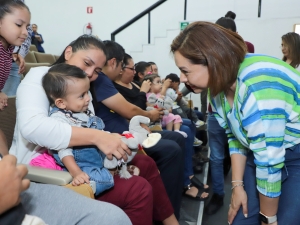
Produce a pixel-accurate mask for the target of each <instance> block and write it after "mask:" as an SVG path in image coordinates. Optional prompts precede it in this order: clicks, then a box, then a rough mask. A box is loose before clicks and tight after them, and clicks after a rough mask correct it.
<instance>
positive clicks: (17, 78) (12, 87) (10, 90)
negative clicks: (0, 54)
mask: <svg viewBox="0 0 300 225" xmlns="http://www.w3.org/2000/svg"><path fill="white" fill-rule="evenodd" d="M18 71H19V66H18V64H17V63H15V62H13V63H12V66H11V69H10V73H9V76H8V79H7V81H6V82H5V85H4V87H3V89H2V92H4V93H5V94H6V95H7V96H8V97H10V96H15V95H16V93H17V89H18V86H19V84H20V82H21V75H20V74H19V73H18Z"/></svg>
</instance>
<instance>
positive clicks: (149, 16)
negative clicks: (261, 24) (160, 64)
mask: <svg viewBox="0 0 300 225" xmlns="http://www.w3.org/2000/svg"><path fill="white" fill-rule="evenodd" d="M166 1H167V0H160V1H157V2H156V3H154V4H153V5H152V6H150V7H149V8H147V9H146V10H144V11H143V12H141V13H140V14H138V15H137V16H135V17H134V18H132V19H131V20H129V21H128V22H127V23H125V24H124V25H122V26H120V27H119V28H118V29H116V30H115V31H114V32H112V33H111V40H112V41H115V38H116V35H117V34H118V33H120V32H121V31H122V30H124V29H126V28H127V27H129V26H130V25H131V24H133V23H134V22H136V21H137V20H139V19H140V18H142V17H143V16H145V15H146V14H148V44H150V42H151V11H152V10H154V9H155V8H157V7H158V6H160V5H161V4H162V3H164V2H166Z"/></svg>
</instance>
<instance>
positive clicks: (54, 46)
mask: <svg viewBox="0 0 300 225" xmlns="http://www.w3.org/2000/svg"><path fill="white" fill-rule="evenodd" d="M156 1H157V0H127V1H125V0H87V1H81V0H60V1H59V0H52V1H39V0H25V2H26V4H27V5H28V6H29V8H30V10H31V14H32V19H31V22H32V23H36V24H38V26H39V32H40V33H41V34H42V35H43V37H44V39H45V43H44V45H43V46H44V48H45V50H46V52H48V53H52V54H60V53H61V52H62V51H63V49H64V48H65V47H66V45H67V44H68V43H70V42H71V41H72V40H74V39H76V38H77V37H78V36H79V35H81V34H83V27H84V25H86V24H87V23H88V22H91V23H92V25H93V34H95V35H98V36H99V37H100V38H101V39H102V40H107V39H110V34H111V32H113V31H114V30H116V29H117V28H118V27H119V26H121V25H123V24H124V23H126V22H127V21H128V20H130V19H131V18H133V17H134V16H136V15H137V14H139V13H140V12H141V11H143V10H144V9H146V8H147V7H149V6H151V5H152V4H154V3H155V2H156ZM187 2H188V5H187V21H196V20H206V21H211V22H215V21H216V20H217V19H218V18H220V17H221V16H224V15H225V13H226V12H227V11H228V10H231V11H234V12H235V13H236V14H237V17H236V20H235V21H236V25H237V30H238V33H239V34H240V35H241V36H242V37H243V38H244V39H245V40H247V41H250V42H252V43H253V44H254V46H255V52H257V53H263V54H268V55H272V56H275V57H278V58H281V57H282V54H281V49H280V48H279V46H280V44H281V36H282V35H283V34H285V33H287V32H291V31H293V25H294V24H295V23H300V15H299V12H300V0H263V1H262V11H261V18H258V17H257V16H258V0H209V1H207V0H206V1H203V0H188V1H187ZM87 6H92V7H93V10H94V12H93V14H87V12H86V7H87ZM183 15H184V0H168V1H166V2H165V3H163V4H162V5H161V6H160V7H159V8H157V9H155V10H154V11H153V12H152V13H151V20H152V24H151V45H148V36H147V35H148V34H147V30H148V27H147V23H148V17H147V15H146V16H145V17H143V18H142V19H141V20H140V21H138V22H137V23H135V24H133V25H131V26H130V27H129V28H127V29H126V30H124V31H123V32H121V33H120V34H118V35H117V36H116V41H117V42H119V43H120V44H121V45H122V46H123V47H124V48H125V50H126V51H127V52H129V53H130V54H131V55H132V56H133V58H134V60H135V61H136V62H138V61H140V60H145V61H155V62H156V63H157V64H158V66H159V70H160V74H161V76H162V77H164V76H166V75H167V74H169V73H170V72H175V73H178V72H179V71H178V69H177V68H176V66H175V64H174V60H173V58H172V56H171V55H170V54H169V46H170V44H171V42H172V40H173V39H174V37H176V35H177V34H178V33H179V32H180V30H179V21H183ZM193 98H194V101H195V103H196V105H198V106H199V105H200V103H199V101H198V100H199V97H198V96H195V97H193Z"/></svg>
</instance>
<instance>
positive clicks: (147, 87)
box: [140, 80, 151, 93]
mask: <svg viewBox="0 0 300 225" xmlns="http://www.w3.org/2000/svg"><path fill="white" fill-rule="evenodd" d="M150 87H151V81H150V80H145V81H143V83H142V86H141V88H140V92H145V93H148V92H149V90H150Z"/></svg>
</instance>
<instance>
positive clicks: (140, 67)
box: [133, 61, 151, 81]
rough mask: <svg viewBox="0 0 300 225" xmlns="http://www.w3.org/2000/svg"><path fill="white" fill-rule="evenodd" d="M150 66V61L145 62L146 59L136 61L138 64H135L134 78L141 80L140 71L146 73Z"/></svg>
mask: <svg viewBox="0 0 300 225" xmlns="http://www.w3.org/2000/svg"><path fill="white" fill-rule="evenodd" d="M149 66H151V64H150V63H147V62H145V61H140V62H138V63H136V64H135V65H134V67H135V74H134V78H133V79H134V80H135V81H140V77H139V73H141V74H144V73H145V71H146V69H147V68H148V67H149Z"/></svg>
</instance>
